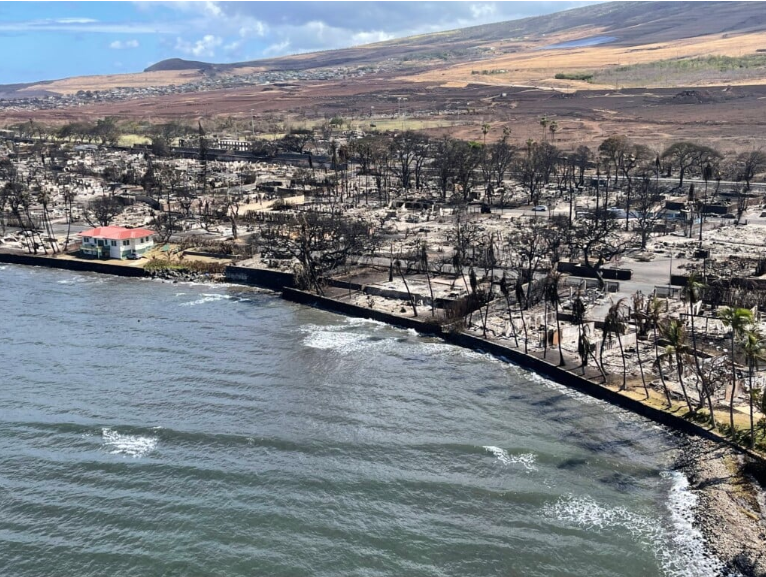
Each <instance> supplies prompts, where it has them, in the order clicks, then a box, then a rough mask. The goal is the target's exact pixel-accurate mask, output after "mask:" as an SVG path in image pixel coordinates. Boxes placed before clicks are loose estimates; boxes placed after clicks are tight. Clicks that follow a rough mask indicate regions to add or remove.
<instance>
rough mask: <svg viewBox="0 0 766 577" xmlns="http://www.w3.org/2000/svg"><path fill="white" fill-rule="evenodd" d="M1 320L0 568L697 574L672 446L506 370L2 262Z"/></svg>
mask: <svg viewBox="0 0 766 577" xmlns="http://www.w3.org/2000/svg"><path fill="white" fill-rule="evenodd" d="M0 319H1V320H2V327H3V330H2V331H1V332H0V351H2V362H3V368H4V370H3V377H2V386H1V387H0V573H1V574H2V575H9V576H14V577H16V576H18V577H25V576H30V577H39V576H44V575H77V576H102V575H110V576H128V575H136V576H139V575H140V576H153V575H156V576H171V575H178V576H186V575H215V576H227V577H228V576H245V575H269V576H278V575H284V576H297V575H319V576H331V575H333V576H335V575H354V576H401V575H415V576H461V577H465V576H488V575H498V576H500V575H502V576H509V575H519V576H525V577H526V576H546V577H550V576H565V575H567V576H568V575H588V576H614V575H623V576H642V577H645V576H652V575H658V576H659V575H668V576H670V575H673V576H675V575H684V576H687V575H688V576H694V577H698V576H703V575H713V574H715V573H714V568H715V566H716V562H715V561H714V560H713V561H699V560H697V557H698V553H699V552H700V551H702V548H703V544H702V543H701V541H700V539H699V535H698V534H697V533H696V531H694V530H693V529H691V526H690V516H689V515H690V514H689V506H690V504H691V502H692V500H693V498H692V497H691V495H690V494H688V492H686V491H685V490H684V485H685V480H684V479H683V478H682V477H680V476H679V475H677V474H675V473H671V472H669V471H668V468H669V466H670V465H671V462H672V460H673V457H674V454H675V451H676V449H675V447H676V442H675V440H674V438H673V437H672V436H670V435H669V434H668V433H666V432H665V431H663V430H662V429H660V428H658V427H656V426H654V425H652V424H650V423H648V422H646V421H644V420H642V419H640V418H638V417H634V416H632V415H629V414H627V413H624V412H622V411H619V410H617V409H614V408H612V407H609V406H607V405H604V404H602V403H599V402H595V401H593V400H591V399H588V398H583V397H580V396H578V395H574V394H573V393H571V392H569V391H567V390H565V389H562V388H561V387H558V386H556V385H554V384H552V383H549V382H546V381H544V380H543V379H540V378H538V377H536V376H535V375H533V374H531V373H528V372H526V371H524V370H522V369H520V368H518V367H515V366H511V365H507V364H504V363H501V362H499V361H497V360H493V359H491V358H489V357H487V356H484V355H481V354H478V353H473V352H470V351H466V350H462V349H459V348H456V347H453V346H451V345H448V344H445V343H443V342H440V341H438V340H435V339H430V338H422V337H419V336H417V335H415V334H413V333H411V332H408V331H402V330H398V329H394V328H390V327H387V326H384V325H381V324H377V323H373V322H368V321H360V320H356V319H348V318H344V317H340V316H337V315H333V314H330V313H326V312H322V311H318V310H314V309H310V308H305V307H300V306H297V305H293V304H290V303H286V302H284V301H282V300H280V299H279V298H277V297H275V296H273V295H272V294H269V293H265V292H259V291H256V290H248V289H244V288H241V287H239V288H238V287H226V286H195V285H188V284H187V285H183V284H167V283H159V282H156V281H145V280H133V279H119V278H113V277H107V276H96V275H88V274H73V273H68V272H62V271H51V270H45V269H35V268H24V267H13V266H7V267H2V268H1V269H0ZM695 563H696V564H695Z"/></svg>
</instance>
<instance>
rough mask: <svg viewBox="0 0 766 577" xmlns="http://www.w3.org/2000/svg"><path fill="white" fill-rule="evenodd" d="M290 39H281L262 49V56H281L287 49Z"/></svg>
mask: <svg viewBox="0 0 766 577" xmlns="http://www.w3.org/2000/svg"><path fill="white" fill-rule="evenodd" d="M289 48H290V41H289V40H283V41H282V42H276V43H274V44H272V45H270V46H268V47H266V48H265V49H264V50H263V55H264V56H282V55H283V54H286V53H287V52H288V51H289Z"/></svg>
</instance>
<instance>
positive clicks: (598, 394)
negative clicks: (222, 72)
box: [282, 289, 766, 464]
mask: <svg viewBox="0 0 766 577" xmlns="http://www.w3.org/2000/svg"><path fill="white" fill-rule="evenodd" d="M282 297H283V298H285V299H286V300H289V301H292V302H297V303H301V304H305V305H310V306H316V307H318V308H321V309H324V310H329V311H332V312H337V313H341V314H345V315H348V316H353V317H359V318H366V319H372V320H376V321H380V322H384V323H387V324H390V325H394V326H399V327H403V328H408V329H414V330H416V331H418V332H419V333H422V334H427V335H431V336H438V337H441V338H442V339H444V340H445V341H447V342H449V343H452V344H454V345H458V346H462V347H467V348H470V349H473V350H477V351H481V352H484V353H489V354H491V355H494V356H496V357H500V358H502V359H505V360H508V361H510V362H513V363H515V364H517V365H519V366H521V367H524V368H526V369H529V370H532V371H534V372H535V373H537V374H539V375H542V376H544V377H547V378H549V379H551V380H552V381H555V382H556V383H559V384H561V385H564V386H566V387H569V388H572V389H575V390H577V391H580V392H582V393H584V394H586V395H588V396H591V397H594V398H596V399H600V400H602V401H606V402H608V403H610V404H612V405H616V406H618V407H621V408H623V409H625V410H628V411H631V412H633V413H636V414H639V415H641V416H643V417H646V418H647V419H650V420H652V421H654V422H656V423H659V424H661V425H665V426H667V427H670V428H672V429H675V430H677V431H681V432H683V433H686V434H689V435H696V436H698V437H702V438H705V439H709V440H712V441H715V442H718V443H724V444H727V445H729V446H730V447H732V448H734V449H736V450H737V451H739V452H741V453H744V454H747V455H748V456H750V457H751V458H753V459H755V460H757V461H759V462H761V463H764V464H766V459H764V458H763V457H762V456H760V455H758V454H756V453H753V452H751V451H749V450H748V449H745V448H743V447H740V446H739V445H736V444H734V443H731V442H729V441H727V440H726V439H724V438H722V437H720V436H718V435H716V434H715V433H713V432H712V431H709V430H707V429H706V428H704V427H702V426H700V425H698V424H696V423H694V422H692V421H688V420H686V419H683V418H681V417H677V416H675V415H673V414H671V413H667V412H665V411H662V410H660V409H656V408H654V407H651V406H649V405H645V404H643V403H642V402H640V401H638V400H635V399H632V398H630V397H627V396H624V395H621V394H620V393H618V392H616V391H613V390H611V389H608V388H606V387H603V386H601V385H599V384H597V383H593V382H591V381H589V380H587V379H585V378H583V377H581V376H579V375H576V374H574V373H571V372H569V371H567V370H565V369H562V368H560V367H558V366H556V365H553V364H551V363H549V362H547V361H545V360H543V359H539V358H537V357H533V356H531V355H525V354H524V353H522V352H521V351H517V350H515V349H512V348H510V347H506V346H503V345H501V344H498V343H493V342H491V341H486V340H484V339H482V338H480V337H476V336H473V335H468V334H465V333H460V332H442V330H441V327H440V326H438V325H436V324H430V323H427V322H423V321H420V320H416V319H409V318H402V317H398V316H396V315H391V314H388V313H384V312H381V311H375V310H372V309H367V308H364V307H360V306H357V305H352V304H349V303H344V302H341V301H336V300H333V299H330V298H327V297H320V296H317V295H314V294H311V293H307V292H304V291H300V290H297V289H285V290H284V291H283V292H282Z"/></svg>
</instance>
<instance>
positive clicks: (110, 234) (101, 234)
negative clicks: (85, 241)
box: [80, 226, 154, 240]
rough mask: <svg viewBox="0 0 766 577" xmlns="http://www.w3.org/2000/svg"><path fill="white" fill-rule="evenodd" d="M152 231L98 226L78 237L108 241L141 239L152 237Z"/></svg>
mask: <svg viewBox="0 0 766 577" xmlns="http://www.w3.org/2000/svg"><path fill="white" fill-rule="evenodd" d="M153 234H154V231H153V230H149V229H147V228H125V227H122V226H99V227H98V228H92V229H90V230H84V231H82V232H81V233H80V236H92V237H95V238H106V239H109V240H125V239H129V238H143V237H145V236H152V235H153Z"/></svg>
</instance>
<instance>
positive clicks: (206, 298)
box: [180, 293, 233, 307]
mask: <svg viewBox="0 0 766 577" xmlns="http://www.w3.org/2000/svg"><path fill="white" fill-rule="evenodd" d="M232 298H233V297H232V296H231V295H224V294H220V293H202V297H201V298H198V299H197V300H194V301H188V302H185V303H181V304H180V306H182V307H193V306H196V305H203V304H205V303H214V302H218V301H223V300H231V299H232Z"/></svg>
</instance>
